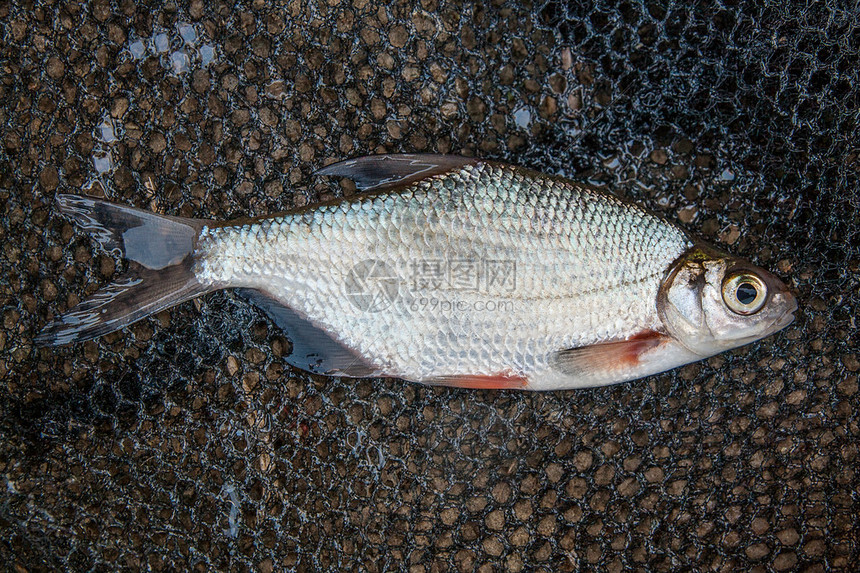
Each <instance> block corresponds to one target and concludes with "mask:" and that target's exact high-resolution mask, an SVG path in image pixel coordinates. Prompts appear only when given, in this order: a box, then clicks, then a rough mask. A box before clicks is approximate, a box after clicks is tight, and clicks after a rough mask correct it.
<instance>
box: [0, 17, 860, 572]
mask: <svg viewBox="0 0 860 573" xmlns="http://www.w3.org/2000/svg"><path fill="white" fill-rule="evenodd" d="M858 21H860V14H858V11H857V10H856V8H852V5H851V3H847V2H846V3H840V2H832V1H825V2H806V3H804V2H799V3H791V4H786V5H783V6H769V5H767V4H762V3H758V4H755V5H744V6H735V5H734V4H733V3H721V4H712V3H705V2H697V3H695V4H693V5H692V6H682V5H673V6H671V7H669V8H666V7H664V6H663V5H662V3H656V2H655V3H627V2H612V1H611V0H610V1H603V0H600V1H597V2H588V3H581V4H574V3H570V4H568V3H564V2H538V3H521V2H508V3H505V2H493V3H481V4H459V3H449V2H436V1H433V0H428V1H426V2H422V3H417V4H407V3H397V4H393V5H390V6H387V7H382V8H380V7H379V6H378V5H376V4H375V3H370V2H364V1H363V0H358V1H356V2H354V3H353V4H349V3H347V2H341V1H339V0H329V1H327V2H315V3H310V4H308V3H304V2H291V3H284V4H277V3H268V2H254V3H252V4H243V5H235V6H234V5H231V4H225V3H217V2H215V3H204V2H192V3H191V4H190V5H176V4H166V5H165V6H161V5H154V6H153V7H147V6H145V5H138V6H135V5H134V4H133V3H131V2H128V1H122V2H116V3H107V2H99V1H97V2H94V3H92V4H90V5H88V6H82V5H79V4H77V3H68V4H66V3H62V2H44V3H20V4H19V3H12V4H10V3H8V2H2V3H0V70H2V72H0V101H2V106H0V124H2V126H3V127H2V133H0V143H2V145H0V221H2V225H0V239H2V247H0V276H2V278H0V305H2V329H0V379H2V381H3V384H2V386H0V436H2V439H0V476H2V480H3V483H2V484H0V491H2V493H0V530H2V532H3V535H2V537H0V560H2V561H3V562H4V563H5V564H7V567H9V568H10V569H12V570H17V571H29V570H34V571H35V570H45V569H67V570H96V571H103V570H113V569H115V568H122V569H131V570H137V569H151V570H182V569H188V568H193V569H195V570H210V569H219V570H236V571H244V570H254V571H263V572H267V571H275V570H300V571H317V570H330V571H337V570H367V571H382V570H409V571H412V572H416V573H417V572H421V571H427V572H429V571H445V570H452V571H473V570H478V571H535V570H544V571H567V570H571V571H573V570H591V569H599V570H607V571H622V570H627V569H642V570H675V569H689V568H693V569H699V570H749V571H766V570H777V571H789V570H799V571H826V570H851V569H852V568H853V567H855V566H856V562H857V559H858V547H857V543H858V541H857V540H858V535H860V531H858V518H857V514H858V510H859V509H860V508H858V495H860V491H858V487H860V478H858V476H857V470H858V464H859V463H860V461H858V444H857V442H858V436H860V428H858V404H857V403H858V391H857V371H858V369H860V363H859V362H858V357H857V326H856V314H857V306H858V297H860V294H858V289H860V285H858V267H860V248H858V247H857V246H856V245H857V244H860V236H858V235H860V233H858V231H860V221H858V207H860V191H858V184H860V160H858V153H860V149H858V109H860V87H858V86H860V77H858V75H860V72H858V70H860V67H858V65H857V62H858V61H860V24H858ZM381 151H386V152H399V151H402V152H415V151H429V152H443V153H447V152H452V153H465V154H470V155H478V156H481V157H487V158H493V159H502V160H508V161H511V162H515V163H519V164H522V165H526V166H529V167H534V168H537V169H541V170H545V171H551V172H557V173H564V174H566V175H569V176H572V177H575V178H578V179H581V180H587V181H591V182H594V183H598V184H605V185H607V186H609V187H611V188H612V189H613V190H614V191H615V192H617V193H618V194H620V195H624V196H627V197H630V198H632V199H634V200H637V201H639V202H641V203H643V204H645V205H647V206H649V207H650V208H652V209H654V210H655V211H658V212H660V213H662V214H663V215H665V216H666V217H667V218H669V219H670V220H675V221H680V222H681V223H682V224H683V225H684V226H685V227H686V228H687V229H690V230H692V231H693V232H695V233H697V234H698V235H700V236H702V237H704V238H706V239H707V240H708V241H710V242H712V243H715V244H717V245H719V246H722V247H724V248H727V249H729V250H731V251H733V252H735V253H737V254H741V255H744V256H747V257H750V258H751V259H752V260H753V261H755V262H757V263H759V264H761V265H763V266H765V267H767V268H770V269H772V270H774V271H775V272H777V273H778V274H780V275H781V276H782V277H784V278H787V279H788V280H789V282H790V284H791V286H792V287H793V288H794V289H796V291H797V293H798V296H799V300H800V304H801V312H800V313H799V317H798V320H797V321H796V322H795V324H794V325H792V326H791V327H789V328H788V329H787V330H786V331H784V332H782V333H780V334H778V335H776V336H774V337H771V338H769V339H767V340H764V341H762V342H759V343H757V344H754V345H752V346H750V347H747V348H743V349H739V350H737V351H734V352H730V353H728V354H723V355H720V356H717V357H715V358H711V359H710V360H707V361H705V362H703V363H699V364H695V365H689V366H686V367H684V368H681V369H679V370H676V371H673V372H671V373H667V374H662V375H659V376H655V377H651V378H648V379H646V380H642V381H637V382H632V383H627V384H622V385H619V386H614V387H608V388H598V389H590V390H582V391H570V392H558V393H552V394H526V393H510V392H486V391H484V392H480V391H470V390H455V389H434V388H426V387H421V386H417V385H412V384H407V383H402V382H400V381H396V380H365V381H358V382H355V381H349V380H339V379H327V378H323V377H313V376H309V375H306V374H303V373H301V372H297V371H294V370H291V369H290V368H289V367H288V366H286V365H285V363H284V361H283V358H282V356H283V355H284V353H285V352H286V351H287V349H288V344H287V342H286V341H285V340H284V339H283V337H282V335H281V333H280V332H279V331H278V329H277V328H276V327H274V326H273V325H272V324H270V323H269V321H268V320H267V319H266V318H265V317H264V316H263V315H262V314H261V313H260V312H259V311H257V310H255V309H253V308H251V307H249V306H248V305H247V304H246V303H245V302H244V301H242V300H241V299H239V298H237V297H235V296H234V295H231V294H229V293H217V294H213V295H209V296H206V297H204V298H202V299H200V300H198V301H195V302H192V303H186V304H183V305H181V306H179V307H177V308H175V309H173V310H171V311H169V312H164V313H161V314H159V315H158V316H156V317H154V318H151V319H148V320H145V321H143V322H140V323H138V324H137V325H134V326H133V327H131V328H130V329H127V330H126V331H123V332H119V333H114V334H111V335H108V336H106V337H104V338H103V339H100V340H98V341H93V342H87V343H84V344H80V345H76V346H72V347H66V348H60V349H37V348H34V347H33V345H32V338H33V336H34V335H35V334H36V333H37V332H38V330H39V328H40V327H41V326H42V325H44V324H45V323H46V322H47V321H48V320H49V318H50V317H51V316H52V315H53V314H55V313H59V312H61V311H63V310H65V309H67V308H69V307H70V306H71V305H73V304H74V303H75V302H76V301H77V300H79V299H80V298H82V297H84V296H85V295H87V294H90V293H92V292H94V291H95V290H96V289H97V288H98V287H99V286H102V285H104V284H105V283H106V282H108V279H109V278H110V277H111V276H113V274H114V272H115V270H116V269H118V268H119V267H120V266H121V262H120V261H116V260H114V259H113V258H111V257H110V256H106V255H105V254H104V253H100V252H99V251H98V250H97V249H95V248H94V246H93V245H92V244H91V242H90V241H89V239H88V238H87V237H86V236H84V235H82V234H79V233H76V232H75V231H74V229H73V227H72V226H71V225H70V224H68V223H67V222H65V221H63V220H61V219H59V218H57V217H56V216H54V215H53V214H52V210H51V201H52V198H53V196H54V194H55V193H56V192H58V191H67V192H68V191H72V192H77V191H78V190H80V189H88V188H90V187H91V186H92V185H93V183H95V182H98V181H100V182H101V184H102V185H103V188H104V193H105V194H106V195H107V196H108V197H110V198H112V199H114V200H117V201H122V202H126V203H130V204H133V205H137V206H141V207H147V208H151V209H154V210H157V211H159V212H162V213H170V214H180V215H186V216H198V217H210V218H217V219H224V218H228V217H234V216H240V215H259V214H266V213H270V212H274V211H278V210H283V209H285V208H290V207H292V206H295V205H301V204H305V203H307V202H309V201H316V200H318V199H320V198H326V197H330V196H333V195H336V194H340V193H350V192H351V191H350V190H349V189H348V188H346V189H343V188H341V187H339V186H338V185H336V184H331V183H327V182H324V181H320V180H315V179H313V178H312V177H311V173H312V172H313V171H314V170H315V169H318V168H319V167H321V166H322V165H323V164H324V162H325V161H326V160H327V159H328V158H333V159H334V158H344V157H347V156H353V155H359V154H366V153H373V152H381ZM91 192H95V193H98V192H100V190H99V188H98V187H97V188H96V189H94V190H93V191H91Z"/></svg>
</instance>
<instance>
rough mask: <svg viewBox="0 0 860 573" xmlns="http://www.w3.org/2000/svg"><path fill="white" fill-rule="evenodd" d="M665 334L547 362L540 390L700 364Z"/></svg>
mask: <svg viewBox="0 0 860 573" xmlns="http://www.w3.org/2000/svg"><path fill="white" fill-rule="evenodd" d="M702 358H704V356H700V355H698V354H695V353H693V352H691V351H690V350H688V349H687V348H685V347H684V346H683V345H681V344H680V343H678V342H677V341H676V340H675V339H674V338H672V337H671V336H668V335H666V334H662V333H659V332H654V331H650V330H649V331H644V332H641V333H639V334H637V335H635V336H632V337H630V338H628V339H626V340H617V341H610V342H603V343H599V344H593V345H590V346H582V347H579V348H570V349H567V350H562V351H559V352H557V353H556V354H555V355H553V356H552V358H551V359H550V363H551V366H552V371H553V372H552V373H551V374H550V375H549V376H547V377H545V383H543V384H541V389H544V387H545V389H547V390H550V389H554V388H584V387H589V386H603V385H606V384H616V383H618V382H625V381H627V380H633V379H636V378H641V377H643V376H649V375H651V374H656V373H658V372H664V371H666V370H670V369H672V368H675V367H676V366H681V365H682V364H688V363H690V362H695V361H697V360H701V359H702Z"/></svg>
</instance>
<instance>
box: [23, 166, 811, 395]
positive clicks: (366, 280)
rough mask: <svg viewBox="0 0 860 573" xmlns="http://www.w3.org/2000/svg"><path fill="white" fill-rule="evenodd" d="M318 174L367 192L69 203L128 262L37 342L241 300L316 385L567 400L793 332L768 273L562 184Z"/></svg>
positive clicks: (381, 169) (368, 171)
mask: <svg viewBox="0 0 860 573" xmlns="http://www.w3.org/2000/svg"><path fill="white" fill-rule="evenodd" d="M320 174H322V175H334V176H342V177H349V178H351V179H353V180H354V181H355V183H356V186H357V187H358V188H359V189H361V190H364V191H367V192H366V193H363V194H360V195H358V196H356V197H350V198H344V199H338V200H335V201H329V202H326V203H322V204H319V205H314V206H310V207H306V208H301V209H296V210H294V211H290V212H287V213H283V214H279V215H276V216H272V217H268V218H260V219H255V220H252V221H249V222H244V221H242V222H239V221H234V222H229V223H216V222H213V221H205V220H197V219H184V218H178V217H168V216H162V215H156V214H154V213H149V212H146V211H142V210H139V209H134V208H131V207H126V206H122V205H116V204H113V203H109V202H106V201H102V200H99V199H93V198H88V197H81V196H73V195H59V196H58V197H57V204H58V206H59V209H60V211H61V212H62V213H63V214H65V215H67V216H69V217H70V218H71V219H73V220H74V221H75V222H76V223H77V224H78V225H79V226H80V227H81V228H83V229H84V230H86V231H89V232H90V233H92V235H93V237H94V238H95V239H96V240H97V241H98V242H99V243H100V244H101V246H102V247H103V248H104V249H105V250H106V251H108V252H110V253H113V254H115V255H121V256H123V257H125V258H126V259H128V260H129V261H131V262H130V264H129V270H128V272H126V273H125V274H123V275H122V276H120V277H119V278H118V279H117V280H116V281H115V282H114V283H112V284H110V285H109V286H107V287H105V288H103V289H102V290H100V291H99V292H97V293H96V294H95V295H93V296H92V297H91V298H89V299H88V300H85V301H84V302H82V303H81V304H79V305H78V306H77V307H75V308H74V309H72V310H71V311H69V312H68V313H66V314H64V315H62V316H60V317H59V318H58V319H56V320H55V321H54V322H53V323H51V324H50V325H48V326H47V327H46V328H45V329H44V331H43V332H42V333H41V334H40V335H39V336H38V337H37V339H36V340H37V342H38V343H41V344H46V345H59V344H67V343H71V342H76V341H80V340H86V339H90V338H94V337H97V336H101V335H103V334H106V333H108V332H111V331H114V330H117V329H119V328H122V327H124V326H127V325H129V324H131V323H133V322H135V321H137V320H140V319H142V318H144V317H146V316H149V315H151V314H153V313H155V312H158V311H160V310H163V309H165V308H168V307H171V306H173V305H175V304H178V303H180V302H183V301H186V300H188V299H191V298H193V297H196V296H199V295H201V294H204V293H207V292H211V291H214V290H218V289H223V288H238V289H241V291H240V292H241V293H242V294H243V295H244V296H245V297H247V298H249V299H250V300H251V301H252V302H253V303H255V304H257V305H258V306H260V307H261V308H262V309H264V310H265V311H266V312H267V313H268V314H269V315H270V316H271V318H272V320H273V321H274V322H275V323H276V324H278V325H279V326H280V327H281V328H282V329H283V330H284V331H285V333H286V334H287V336H288V338H289V339H290V340H291V341H292V343H293V350H292V354H291V355H290V356H289V357H288V358H287V361H288V362H289V363H290V364H292V365H294V366H296V367H298V368H301V369H304V370H307V371H310V372H314V373H323V374H330V375H339V376H352V377H368V376H392V377H397V378H403V379H406V380H413V381H416V382H423V383H426V384H442V385H448V386H461V387H471V388H519V389H524V390H559V389H564V388H580V387H585V386H598V385H602V384H612V383H615V382H622V381H625V380H632V379H635V378H640V377H642V376H647V375H649V374H654V373H657V372H662V371H664V370H668V369H670V368H674V367H676V366H680V365H682V364H687V363H689V362H694V361H696V360H701V359H703V358H706V357H708V356H712V355H714V354H717V353H719V352H723V351H724V350H728V349H730V348H735V347H737V346H741V345H744V344H748V343H750V342H753V341H755V340H758V339H760V338H763V337H765V336H768V335H770V334H772V333H774V332H776V331H778V330H780V329H781V328H784V327H785V326H787V325H788V324H789V323H791V321H792V320H793V319H794V315H793V313H794V311H795V309H796V308H797V303H796V301H795V298H794V297H793V296H792V295H791V294H790V293H789V291H788V289H787V288H786V286H785V285H784V284H783V283H782V282H781V281H780V280H779V279H777V278H776V277H775V276H773V275H772V274H770V273H769V272H767V271H765V270H763V269H760V268H758V267H756V266H754V265H752V264H751V263H749V262H747V261H745V260H743V259H739V258H737V257H734V256H731V255H729V254H726V253H723V252H721V251H719V250H717V249H715V248H713V247H710V246H707V245H704V244H702V243H701V242H699V241H697V240H694V239H692V238H690V236H688V235H687V233H685V232H684V231H683V230H681V229H680V228H678V227H677V226H675V225H673V224H671V223H669V222H667V221H665V220H663V219H661V218H659V217H657V216H655V215H653V214H651V213H649V212H648V211H646V210H644V209H642V208H640V207H638V206H636V205H633V204H630V203H628V202H625V201H622V200H620V199H618V198H616V197H614V196H612V195H610V194H608V193H605V192H603V191H600V190H597V189H593V188H591V187H587V186H584V185H581V184H579V183H575V182H573V181H570V180H567V179H563V178H561V177H553V176H549V175H544V174H540V173H537V172H534V171H530V170H527V169H523V168H520V167H513V166H509V165H504V164H499V163H494V162H490V161H481V160H478V159H471V158H464V157H454V156H442V155H380V156H372V157H363V158H359V159H353V160H349V161H343V162H340V163H336V164H333V165H330V166H329V167H326V168H325V169H323V170H322V171H321V172H320Z"/></svg>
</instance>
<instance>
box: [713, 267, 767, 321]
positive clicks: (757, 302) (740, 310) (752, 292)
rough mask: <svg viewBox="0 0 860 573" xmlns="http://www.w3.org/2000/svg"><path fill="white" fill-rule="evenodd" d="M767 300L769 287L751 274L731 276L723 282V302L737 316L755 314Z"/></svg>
mask: <svg viewBox="0 0 860 573" xmlns="http://www.w3.org/2000/svg"><path fill="white" fill-rule="evenodd" d="M766 299H767V286H766V285H765V284H764V281H763V280H761V279H760V278H759V277H758V276H756V275H754V274H752V273H750V272H742V273H736V274H733V275H729V276H728V277H727V278H726V280H724V281H723V302H725V303H726V306H727V307H729V310H731V311H732V312H734V313H736V314H755V313H757V312H758V311H760V310H761V308H762V307H763V306H764V301H765V300H766Z"/></svg>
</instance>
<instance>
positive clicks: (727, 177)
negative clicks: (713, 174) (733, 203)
mask: <svg viewBox="0 0 860 573" xmlns="http://www.w3.org/2000/svg"><path fill="white" fill-rule="evenodd" d="M720 179H722V180H723V181H734V180H735V174H734V173H732V172H731V170H729V169H728V168H726V169H724V170H723V172H722V173H720Z"/></svg>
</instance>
